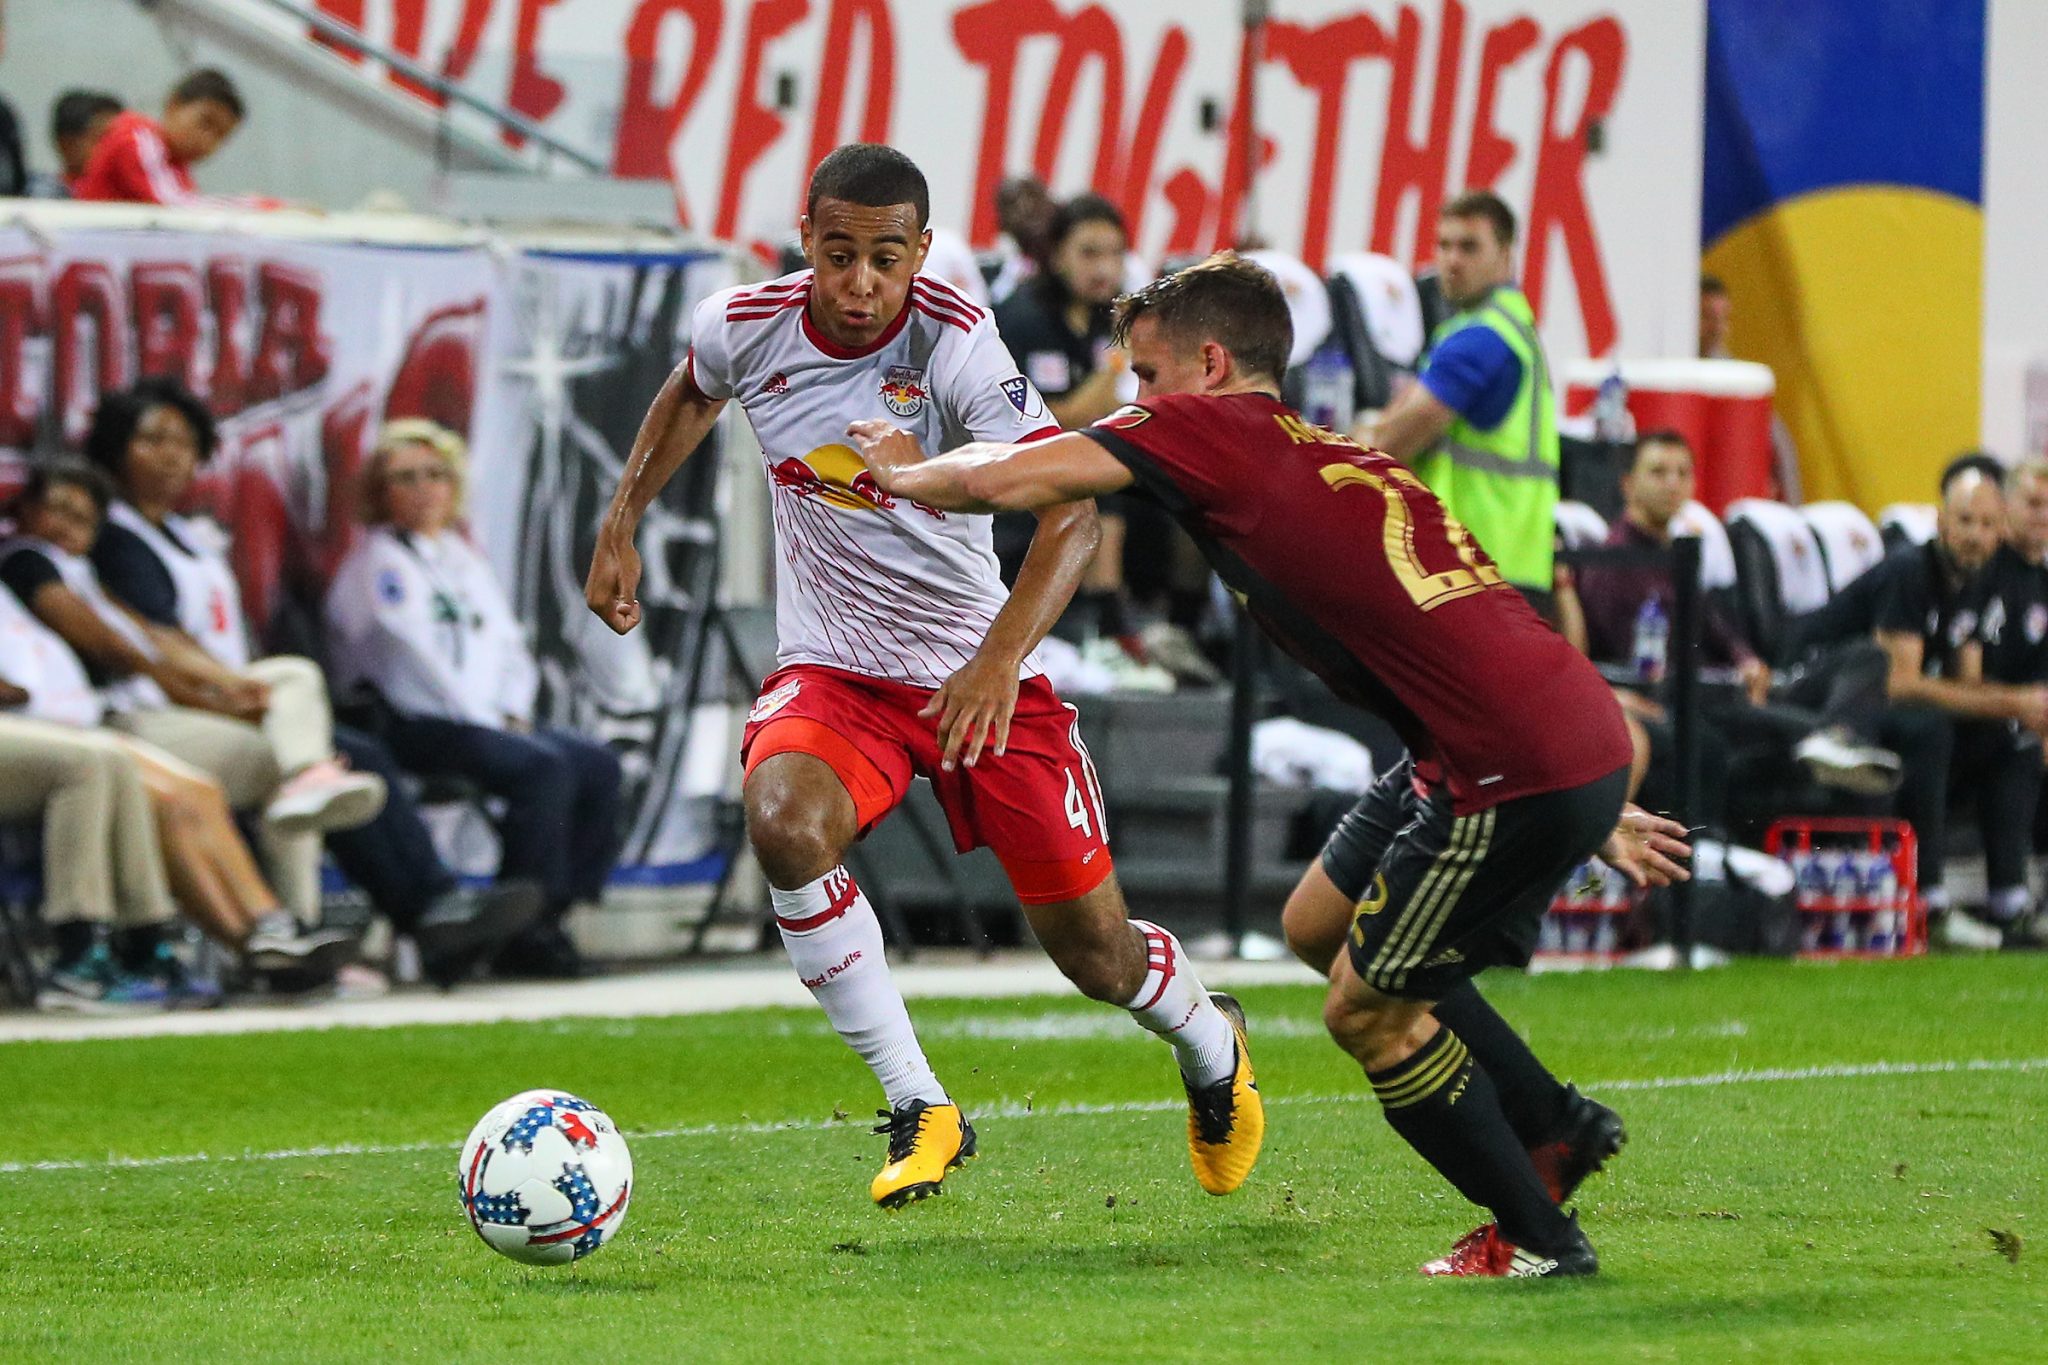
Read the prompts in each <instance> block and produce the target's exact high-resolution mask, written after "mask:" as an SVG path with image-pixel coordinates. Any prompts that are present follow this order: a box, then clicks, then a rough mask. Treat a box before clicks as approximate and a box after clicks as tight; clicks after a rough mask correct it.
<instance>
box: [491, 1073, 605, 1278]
mask: <svg viewBox="0 0 2048 1365" xmlns="http://www.w3.org/2000/svg"><path fill="white" fill-rule="evenodd" d="M456 1174H457V1175H458V1176H459V1177H460V1179H461V1181H462V1211H463V1212H464V1213H465V1214H467V1215H468V1216H469V1224H470V1226H471V1227H473V1228H475V1229H476V1235H477V1236H479V1237H481V1238H483V1239H484V1245H485V1246H488V1247H489V1248H490V1249H491V1250H493V1251H496V1252H502V1253H503V1254H504V1255H507V1256H510V1257H511V1258H512V1259H513V1260H515V1261H523V1262H525V1263H526V1264H527V1265H566V1264H567V1263H568V1262H570V1261H580V1260H582V1259H583V1258H584V1257H585V1256H588V1255H589V1254H590V1253H591V1252H593V1251H596V1250H597V1249H598V1248H599V1247H601V1246H603V1245H604V1244H605V1243H606V1242H608V1241H610V1240H611V1239H612V1238H613V1237H614V1236H616V1235H617V1233H618V1231H619V1228H620V1227H621V1226H622V1225H623V1224H624V1223H625V1221H626V1206H627V1204H628V1203H630V1202H631V1201H632V1197H633V1157H632V1155H631V1154H630V1153H629V1152H627V1151H626V1139H625V1138H624V1137H622V1136H620V1134H619V1128H618V1125H617V1124H615V1123H613V1122H612V1121H611V1119H610V1118H608V1117H607V1116H606V1115H605V1114H604V1112H603V1111H602V1110H600V1109H598V1108H597V1106H595V1105H593V1104H591V1103H590V1102H589V1101H588V1100H579V1099H577V1098H576V1097H575V1096H574V1095H571V1094H569V1093H568V1092H567V1091H563V1090H528V1091H524V1092H522V1093H521V1094H517V1095H514V1096H513V1097H512V1098H511V1099H509V1100H506V1101H505V1102H504V1103H502V1104H500V1105H498V1106H496V1107H495V1108H493V1109H492V1110H491V1112H490V1113H488V1114H485V1115H484V1116H483V1119H482V1120H481V1121H480V1122H479V1123H478V1124H477V1126H476V1127H475V1129H474V1130H472V1131H471V1133H470V1135H469V1141H467V1142H465V1143H463V1144H462V1163H461V1165H460V1166H459V1167H458V1168H457V1172H456Z"/></svg>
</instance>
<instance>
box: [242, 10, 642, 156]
mask: <svg viewBox="0 0 2048 1365" xmlns="http://www.w3.org/2000/svg"><path fill="white" fill-rule="evenodd" d="M260 3H262V4H264V5H265V6H267V7H269V8H270V9H273V10H276V11H277V12H278V13H279V14H283V15H286V16H288V17H290V18H292V19H295V20H297V21H298V22H300V23H303V24H305V25H306V26H307V27H308V28H309V29H311V30H312V31H313V32H314V33H316V34H318V35H319V36H320V38H321V39H322V40H324V41H326V42H329V43H332V44H333V45H334V46H336V47H342V48H346V49H348V50H349V51H352V52H355V53H358V54H360V55H361V56H364V57H368V58H370V59H371V60H373V61H378V62H382V63H383V64H384V65H385V67H387V68H388V69H389V70H391V71H393V72H395V73H396V74H398V75H401V76H403V77H405V78H406V79H407V80H409V81H412V82H413V83H415V84H417V85H419V86H421V87H422V88H424V89H427V90H431V91H432V92H433V93H434V94H435V95H436V96H437V97H438V98H440V99H442V100H443V101H445V102H446V103H447V104H452V105H459V106H461V107H462V108H464V109H467V110H469V111H471V112H472V113H475V114H480V115H482V116H483V117H484V118H486V119H488V120H490V121H491V122H492V123H494V124H496V125H497V126H498V127H499V128H500V129H503V130H505V131H507V132H512V133H516V134H518V135H519V136H520V137H522V138H525V139H526V140H527V141H528V142H531V143H532V144H534V146H536V147H538V148H540V149H541V151H542V152H543V153H544V154H545V155H546V156H558V157H561V158H562V159H563V160H564V161H567V162H568V163H570V164H571V165H573V166H575V167H577V168H578V169H580V170H583V171H586V172H588V173H590V174H592V175H610V174H611V166H610V165H609V164H607V163H606V162H604V161H603V160H600V159H599V158H597V157H594V156H592V155H591V154H590V153H588V152H586V151H584V150H583V149H581V148H580V147H573V146H571V145H570V144H568V143H566V142H564V141H562V140H561V139H560V138H558V137H556V136H555V135H554V134H552V133H550V132H548V131H547V130H546V129H545V128H543V127H541V126H540V125H539V124H538V123H535V122H534V121H533V120H532V119H530V118H528V117H526V116H525V115H524V114H521V113H519V112H518V111H517V110H514V109H508V108H506V107H505V106H503V105H501V104H493V103H492V102H491V101H489V100H487V99H484V98H482V97H480V96H478V95H474V94H472V93H470V92H469V91H468V90H466V89H464V88H463V87H462V86H460V85H458V84H456V83H455V82H454V81H451V80H449V79H448V78H447V77H446V76H444V75H442V74H441V73H440V72H438V71H435V70H433V69H432V68H430V67H427V66H424V65H422V64H421V63H420V62H418V61H416V60H414V59H413V58H411V57H408V56H406V55H405V54H404V53H403V52H398V51H395V50H394V49H392V48H390V47H387V46H385V45H384V44H382V43H379V42H375V41H373V40H371V39H369V38H366V37H364V36H363V35H362V34H360V33H358V32H356V30H354V29H352V28H350V27H349V26H348V25H347V24H344V23H342V22H341V21H340V20H339V19H336V18H334V17H333V16H331V15H327V14H322V13H321V12H320V11H318V10H316V9H313V8H311V7H310V6H308V5H304V4H300V3H298V2H297V0H260ZM545 165H546V163H545V162H543V166H544V167H545Z"/></svg>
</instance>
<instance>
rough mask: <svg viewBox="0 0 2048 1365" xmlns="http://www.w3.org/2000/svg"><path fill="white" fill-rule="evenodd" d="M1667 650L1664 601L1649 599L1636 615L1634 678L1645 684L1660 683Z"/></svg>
mask: <svg viewBox="0 0 2048 1365" xmlns="http://www.w3.org/2000/svg"><path fill="white" fill-rule="evenodd" d="M1670 650H1671V618H1670V617H1669V616H1667V615H1665V614H1664V599H1663V598H1662V597H1654V596H1653V597H1650V598H1648V599H1646V600H1645V601H1644V602H1643V605H1642V607H1641V608H1640V609H1639V610H1638V611H1637V612H1636V643H1635V666H1636V676H1637V677H1638V678H1641V679H1642V680H1643V681H1644V682H1646V683H1654V682H1658V681H1661V680H1662V679H1663V677H1664V660H1665V658H1666V657H1667V656H1668V654H1669V653H1670Z"/></svg>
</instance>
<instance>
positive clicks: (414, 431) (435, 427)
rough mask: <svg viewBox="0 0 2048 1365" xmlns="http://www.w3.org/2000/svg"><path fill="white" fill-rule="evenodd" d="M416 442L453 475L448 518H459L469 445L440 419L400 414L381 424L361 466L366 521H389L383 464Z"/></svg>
mask: <svg viewBox="0 0 2048 1365" xmlns="http://www.w3.org/2000/svg"><path fill="white" fill-rule="evenodd" d="M415 445H416V446H425V447H426V448H427V449H429V450H431V451H433V452H434V454H436V455H438V456H440V458H441V463H442V464H443V465H445V466H446V467H447V469H448V472H449V473H450V474H451V475H453V476H454V491H455V500H454V503H453V505H452V506H451V508H450V513H449V519H450V520H451V521H453V520H456V519H458V518H460V517H461V515H462V509H463V502H464V498H465V496H466V495H467V493H468V491H469V446H468V444H467V443H466V442H464V441H463V439H462V438H461V437H460V436H457V435H456V434H455V433H454V432H452V431H450V430H448V428H446V427H444V426H442V425H441V424H440V423H439V422H435V421H430V420H429V419H427V418H425V417H403V418H400V419H399V420H398V421H395V422H386V423H385V424H384V429H383V430H382V431H380V432H378V433H377V444H376V447H375V448H374V449H372V450H371V451H370V462H369V464H367V465H365V466H364V467H363V474H362V512H363V521H364V522H365V523H366V524H368V525H371V526H379V525H382V524H383V523H385V522H388V521H390V520H391V513H390V511H389V510H388V509H387V508H386V507H385V506H384V467H385V466H386V465H388V464H389V463H390V462H391V457H392V455H393V454H395V453H396V452H397V451H398V449H399V448H400V447H401V446H415Z"/></svg>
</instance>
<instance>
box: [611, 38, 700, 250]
mask: <svg viewBox="0 0 2048 1365" xmlns="http://www.w3.org/2000/svg"><path fill="white" fill-rule="evenodd" d="M671 19H687V20H688V21H689V24H690V60H689V62H688V64H687V65H686V66H684V68H683V77H682V80H681V81H680V82H678V83H677V85H676V94H675V98H674V99H673V100H670V101H669V102H668V103H667V104H661V103H658V102H657V97H656V95H655V93H654V81H655V76H656V72H655V53H656V51H657V50H658V45H659V43H660V39H661V29H662V25H663V24H665V23H667V22H668V21H669V20H671ZM724 26H725V6H724V5H723V4H722V3H720V0H644V3H642V5H641V6H640V8H639V10H638V11H636V12H635V13H634V15H633V23H632V26H631V27H630V28H629V29H627V31H626V92H625V98H624V100H623V102H622V103H621V105H620V108H619V132H618V141H617V142H616V143H615V144H614V146H613V148H612V174H613V175H616V176H622V177H625V178H627V179H639V180H669V179H672V176H671V174H670V170H669V161H668V154H669V148H670V147H671V146H673V145H674V144H675V140H676V133H677V132H678V131H679V130H680V129H681V128H682V126H683V119H684V118H686V117H687V116H688V115H689V112H690V110H691V108H692V107H693V106H694V105H695V104H696V102H697V96H698V94H699V93H700V92H701V91H702V90H703V89H704V82H705V81H706V80H708V79H709V78H710V76H711V64H712V62H713V61H714V60H716V58H717V56H718V35H719V32H720V30H721V29H722V28H723V27H724ZM675 195H676V221H677V222H679V223H681V224H682V225H683V226H684V227H688V226H690V214H689V206H688V205H687V204H685V203H684V202H683V191H682V186H681V184H680V182H678V183H677V185H676V191H675Z"/></svg>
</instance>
